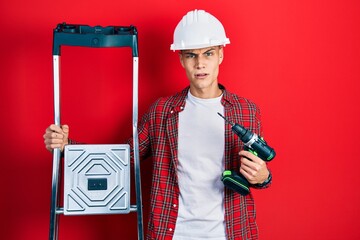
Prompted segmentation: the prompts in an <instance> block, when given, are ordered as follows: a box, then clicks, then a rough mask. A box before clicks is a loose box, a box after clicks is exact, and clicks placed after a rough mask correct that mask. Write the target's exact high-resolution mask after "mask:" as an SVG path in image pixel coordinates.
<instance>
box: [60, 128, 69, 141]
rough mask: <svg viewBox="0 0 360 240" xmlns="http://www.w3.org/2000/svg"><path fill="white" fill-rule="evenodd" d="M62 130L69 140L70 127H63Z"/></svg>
mask: <svg viewBox="0 0 360 240" xmlns="http://www.w3.org/2000/svg"><path fill="white" fill-rule="evenodd" d="M61 129H62V130H63V132H64V135H65V137H66V138H67V137H68V136H69V126H68V125H62V126H61Z"/></svg>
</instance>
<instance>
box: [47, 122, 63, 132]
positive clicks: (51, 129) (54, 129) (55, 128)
mask: <svg viewBox="0 0 360 240" xmlns="http://www.w3.org/2000/svg"><path fill="white" fill-rule="evenodd" d="M47 131H48V132H51V131H52V132H57V133H62V132H63V130H62V129H61V127H59V126H58V125H55V124H51V125H50V126H49V127H48V128H47Z"/></svg>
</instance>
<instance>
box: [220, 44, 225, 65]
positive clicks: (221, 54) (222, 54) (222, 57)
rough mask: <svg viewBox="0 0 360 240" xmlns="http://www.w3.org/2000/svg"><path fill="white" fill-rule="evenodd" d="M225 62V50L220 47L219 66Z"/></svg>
mask: <svg viewBox="0 0 360 240" xmlns="http://www.w3.org/2000/svg"><path fill="white" fill-rule="evenodd" d="M223 60H224V48H223V47H220V48H219V65H220V64H221V63H222V61H223Z"/></svg>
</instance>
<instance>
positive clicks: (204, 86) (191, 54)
mask: <svg viewBox="0 0 360 240" xmlns="http://www.w3.org/2000/svg"><path fill="white" fill-rule="evenodd" d="M222 60H223V48H222V47H219V46H215V47H207V48H201V49H190V50H182V51H181V52H180V62H181V65H182V66H183V67H184V68H185V71H186V75H187V77H188V79H189V80H190V89H191V90H192V93H193V91H196V92H199V93H201V92H206V91H214V90H215V89H216V90H217V89H218V81H217V77H218V74H219V65H220V64H221V62H222Z"/></svg>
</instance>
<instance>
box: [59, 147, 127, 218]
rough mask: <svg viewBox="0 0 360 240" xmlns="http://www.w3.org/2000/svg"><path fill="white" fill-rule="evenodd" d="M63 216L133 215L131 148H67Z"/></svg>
mask: <svg viewBox="0 0 360 240" xmlns="http://www.w3.org/2000/svg"><path fill="white" fill-rule="evenodd" d="M64 153H65V155H64V214H65V215H86V214H112V213H114V214H115V213H116V214H126V213H129V212H130V146H129V145H128V144H100V145H98V144H86V145H67V146H66V147H65V151H64Z"/></svg>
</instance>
